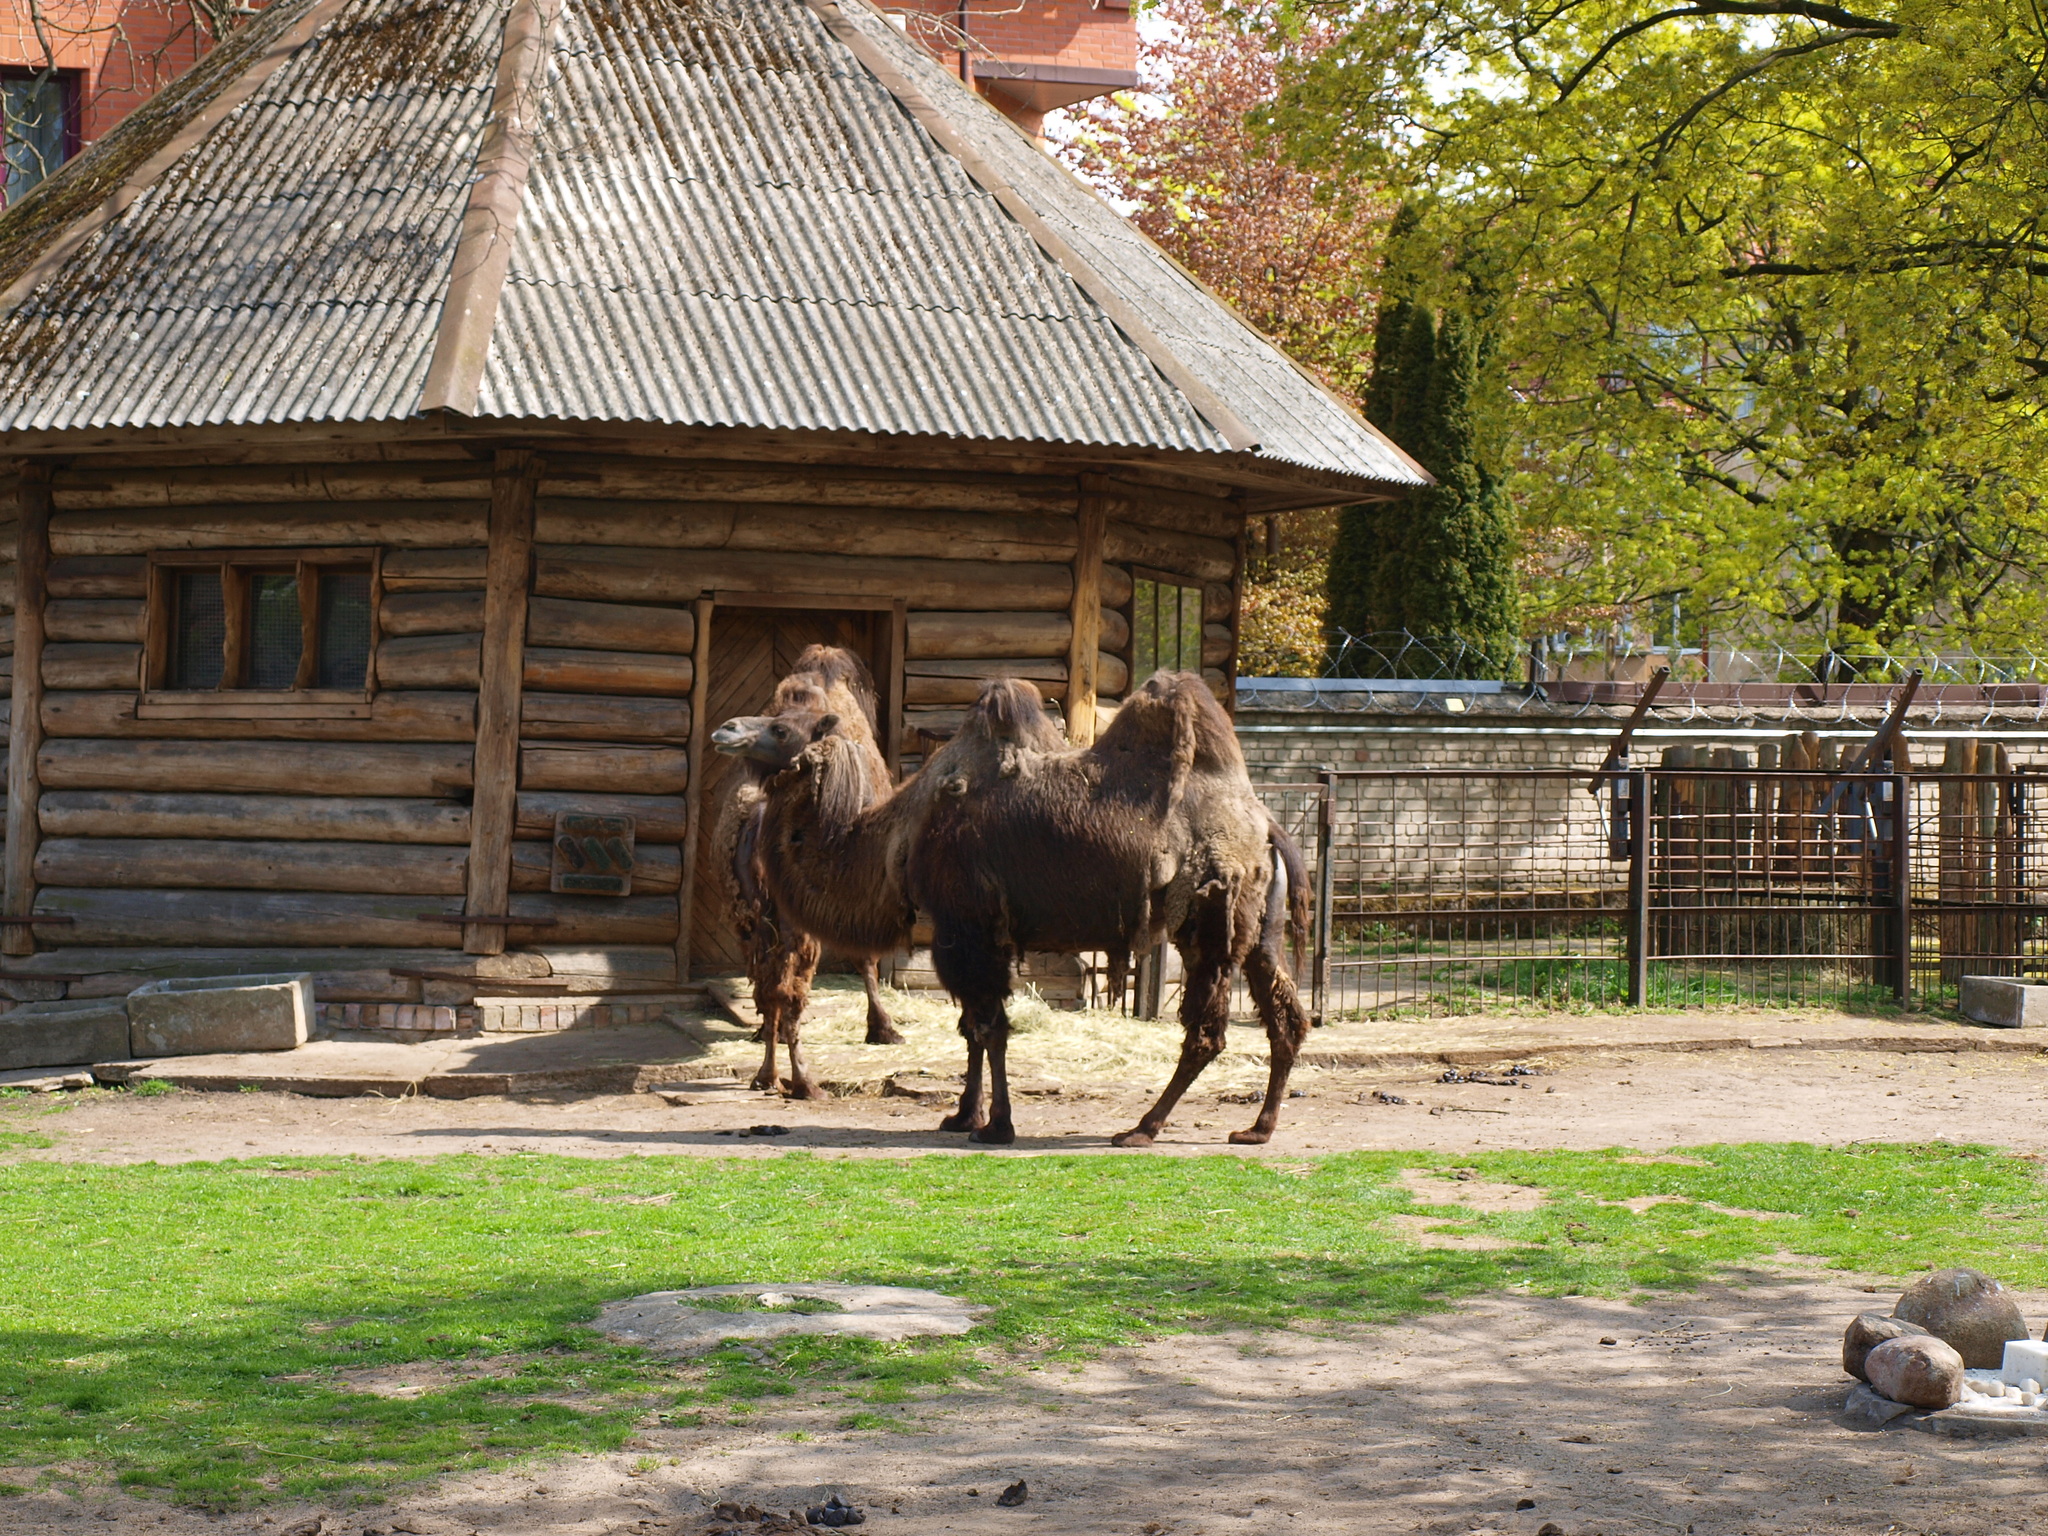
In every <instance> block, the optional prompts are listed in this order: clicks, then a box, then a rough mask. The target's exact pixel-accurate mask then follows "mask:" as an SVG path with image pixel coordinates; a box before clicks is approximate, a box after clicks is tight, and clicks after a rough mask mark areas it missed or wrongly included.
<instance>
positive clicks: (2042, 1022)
mask: <svg viewBox="0 0 2048 1536" xmlns="http://www.w3.org/2000/svg"><path fill="white" fill-rule="evenodd" d="M1957 1006H1958V1007H1959V1008H1960V1009H1961V1010H1962V1015H1963V1017H1964V1018H1966V1019H1974V1020H1975V1021H1976V1022H1977V1023H1979V1024H1989V1025H1991V1026H1992V1027H1993V1028H1995V1029H2043V1028H2048V984H2043V983H2041V982H2032V981H2020V980H2017V979H2016V978H2014V977H2011V976H1965V977H1964V978H1963V989H1962V996H1961V998H1960V999H1959V1000H1958V1003H1957Z"/></svg>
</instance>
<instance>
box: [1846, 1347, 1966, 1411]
mask: <svg viewBox="0 0 2048 1536" xmlns="http://www.w3.org/2000/svg"><path fill="white" fill-rule="evenodd" d="M1863 1369H1864V1370H1865V1371H1866V1372H1867V1373H1868V1374H1869V1377H1870V1384H1871V1385H1872V1386H1873V1387H1875V1388H1876V1389H1877V1390H1878V1391H1879V1392H1881V1393H1882V1394H1884V1396H1886V1397H1888V1398H1890V1399H1891V1400H1892V1401H1893V1402H1895V1403H1911V1404H1912V1405H1913V1406H1914V1407H1915V1408H1948V1407H1951V1406H1953V1405H1954V1404H1956V1403H1958V1402H1960V1401H1961V1400H1962V1396H1963V1357H1962V1356H1961V1355H1960V1354H1958V1353H1957V1352H1956V1351H1955V1350H1954V1349H1953V1348H1951V1347H1950V1346H1949V1345H1947V1344H1945V1343H1943V1342H1942V1341H1941V1340H1940V1339H1937V1338H1922V1337H1914V1336H1909V1337H1905V1338H1898V1339H1886V1340H1885V1341H1884V1342H1883V1343H1882V1344H1880V1345H1878V1346H1877V1348H1875V1349H1873V1350H1872V1351H1871V1352H1870V1353H1869V1354H1868V1355H1867V1356H1865V1357H1864V1361H1863Z"/></svg>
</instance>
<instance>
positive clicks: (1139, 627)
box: [1131, 576, 1202, 688]
mask: <svg viewBox="0 0 2048 1536" xmlns="http://www.w3.org/2000/svg"><path fill="white" fill-rule="evenodd" d="M1201 670H1202V589H1201V588H1200V587H1199V586H1194V585H1182V584H1179V583H1175V582H1168V581H1161V580H1156V579H1154V578H1150V577H1145V576H1139V577H1136V578H1134V579H1133V580H1132V582H1131V686H1132V687H1134V688H1135V687H1137V686H1139V685H1140V684H1142V683H1143V682H1144V681H1145V679H1146V678H1148V677H1150V676H1151V675H1152V674H1153V673H1154V672H1199V671H1201Z"/></svg>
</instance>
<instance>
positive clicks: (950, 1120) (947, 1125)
mask: <svg viewBox="0 0 2048 1536" xmlns="http://www.w3.org/2000/svg"><path fill="white" fill-rule="evenodd" d="M987 1124H988V1122H987V1121H986V1120H984V1119H982V1118H981V1116H979V1115H948V1116H946V1118H945V1119H943V1120H941V1121H940V1122H939V1129H940V1130H942V1131H978V1130H980V1129H981V1128H982V1127H983V1126H985V1125H987Z"/></svg>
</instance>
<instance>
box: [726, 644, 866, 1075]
mask: <svg viewBox="0 0 2048 1536" xmlns="http://www.w3.org/2000/svg"><path fill="white" fill-rule="evenodd" d="M874 707H875V706H874V685H873V683H872V682H871V681H870V680H869V678H868V674H867V669H866V668H865V667H864V666H862V665H861V663H860V660H859V659H858V658H857V657H855V656H853V655H852V654H851V653H850V652H847V651H844V650H840V649H839V648H837V647H834V646H823V645H814V646H811V647H809V648H808V649H806V650H805V651H804V652H803V653H802V654H801V655H800V656H798V658H797V661H796V667H795V670H793V671H792V672H791V673H790V674H789V676H787V677H785V678H783V679H782V680H781V682H779V683H777V684H776V687H775V696H774V698H773V700H772V701H771V703H770V711H771V712H770V713H769V714H767V715H762V716H755V717H751V718H749V719H748V720H746V721H745V722H744V723H745V724H746V725H747V726H748V727H749V728H750V729H749V735H750V739H752V740H758V741H760V742H763V743H766V744H768V745H769V746H770V748H771V750H770V754H769V756H768V758H767V760H766V761H763V760H762V759H761V758H759V757H756V756H753V755H745V756H743V757H742V761H743V763H744V764H745V771H744V772H742V773H740V774H738V775H736V776H735V777H734V780H733V783H732V786H731V788H730V790H729V791H728V793H727V794H726V797H725V800H724V803H723V804H722V805H721V806H720V807H719V813H718V821H717V824H716V828H715V830H714V832H713V843H712V858H713V861H714V866H715V868H716V869H717V871H718V874H719V879H720V884H721V885H722V886H723V888H724V896H725V904H726V911H727V913H728V914H729V915H730V917H731V919H732V923H733V929H734V931H735V932H736V933H737V934H738V935H739V940H740V947H741V951H742V953H743V954H744V955H745V958H746V967H747V979H748V980H749V981H750V982H752V984H753V993H754V1008H755V1011H756V1012H758V1013H759V1014H760V1016H761V1030H760V1034H759V1036H758V1038H759V1039H760V1040H761V1041H762V1042H763V1046H764V1049H763V1053H762V1062H761V1070H760V1071H759V1072H758V1073H756V1074H755V1077H754V1086H755V1087H756V1088H765V1089H773V1088H775V1087H776V1086H777V1072H776V1062H775V1048H776V1044H777V1042H778V1041H779V1042H782V1043H784V1044H786V1045H787V1046H788V1048H789V1083H790V1087H789V1091H790V1093H791V1094H792V1095H793V1096H795V1097H798V1098H806V1099H817V1098H823V1097H825V1091H824V1089H822V1088H820V1087H819V1086H818V1085H817V1083H816V1082H814V1081H813V1080H812V1078H811V1075H810V1070H809V1067H808V1066H807V1065H806V1063H805V1061H804V1054H803V1040H802V1034H801V1028H800V1026H801V1022H802V1018H803V1012H804V1008H805V1007H806V1006H807V1005H808V1003H809V1002H810V995H811V980H812V978H813V977H814V976H815V975H816V974H817V970H818V962H819V960H820V958H821V950H820V947H819V944H818V941H817V940H816V939H815V938H813V937H812V936H811V935H810V934H808V933H806V932H804V931H803V930H802V929H801V928H800V927H798V926H797V925H796V924H795V923H792V922H790V921H789V920H788V919H787V918H786V917H785V916H784V915H783V914H782V913H781V912H780V911H779V910H778V908H777V906H776V903H775V900H774V897H773V896H772V895H771V894H770V892H769V890H768V887H767V884H766V882H765V881H764V880H763V879H762V874H761V867H760V855H759V845H760V831H761V814H762V806H763V802H762V793H761V787H762V784H763V782H764V781H765V779H766V777H767V775H768V774H769V773H770V772H772V771H773V769H774V767H776V766H779V765H781V764H782V763H783V762H785V761H786V757H785V756H784V753H785V752H787V751H793V750H796V749H799V748H801V747H802V746H805V745H808V744H809V742H810V741H811V739H812V737H813V736H814V734H818V727H819V722H820V721H824V720H830V721H831V722H832V723H831V726H830V728H829V729H830V730H831V731H832V732H836V733H837V734H838V735H840V736H841V737H843V738H844V739H845V740H847V741H848V742H849V743H850V744H852V745H853V746H854V747H855V748H856V749H860V748H864V749H865V750H864V752H861V753H860V754H859V756H860V760H861V762H862V765H863V769H864V771H866V772H867V774H868V777H869V780H870V782H871V783H873V784H874V785H875V787H876V791H877V792H878V793H879V792H880V791H881V790H883V789H886V788H887V786H888V768H887V766H886V765H885V764H884V763H883V761H882V756H881V753H880V752H879V751H878V750H877V749H876V747H875V743H874V728H873V720H874ZM740 723H742V722H732V723H731V724H732V725H737V724H740ZM730 728H731V726H730V725H729V726H727V727H721V730H722V731H725V730H730ZM715 744H717V745H719V746H720V749H721V750H725V744H724V743H722V742H715ZM861 979H862V981H863V983H864V984H865V986H866V988H867V998H868V1034H867V1039H868V1043H869V1044H870V1045H900V1044H902V1041H903V1037H902V1036H901V1035H899V1034H898V1033H897V1032H896V1029H895V1026H894V1025H893V1024H892V1023H891V1021H890V1019H889V1015H888V1013H887V1012H886V1011H885V1010H884V1009H883V1007H882V1000H881V994H880V989H879V986H878V981H877V976H876V971H875V962H874V958H873V957H872V956H865V955H864V956H862V957H861Z"/></svg>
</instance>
